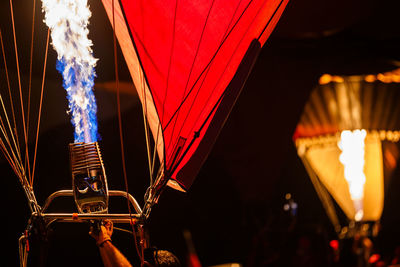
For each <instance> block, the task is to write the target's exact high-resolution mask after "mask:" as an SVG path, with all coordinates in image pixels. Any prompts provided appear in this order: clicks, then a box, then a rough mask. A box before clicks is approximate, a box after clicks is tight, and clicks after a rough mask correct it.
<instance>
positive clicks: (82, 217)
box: [40, 190, 142, 225]
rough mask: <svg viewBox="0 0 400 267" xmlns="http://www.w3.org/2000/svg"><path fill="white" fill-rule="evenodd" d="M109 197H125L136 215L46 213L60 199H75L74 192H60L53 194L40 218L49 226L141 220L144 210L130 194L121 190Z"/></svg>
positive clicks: (110, 192)
mask: <svg viewBox="0 0 400 267" xmlns="http://www.w3.org/2000/svg"><path fill="white" fill-rule="evenodd" d="M108 193H109V196H117V197H118V196H119V197H125V198H127V199H128V201H129V202H130V203H131V204H132V206H133V208H134V209H135V212H136V213H133V214H108V213H46V210H47V209H48V207H49V206H50V204H51V203H52V201H53V200H54V199H56V198H58V197H65V196H67V197H73V194H74V193H73V190H59V191H56V192H54V193H53V194H51V195H50V196H49V197H48V198H47V199H46V201H45V203H44V205H43V208H42V210H41V213H40V216H41V217H42V218H43V219H44V221H45V222H46V224H47V225H49V224H51V223H52V222H54V221H63V222H84V221H88V220H102V219H108V220H111V221H112V222H114V223H132V222H135V221H137V220H139V218H140V215H141V213H142V210H141V208H140V206H139V204H138V203H137V201H136V199H135V198H134V197H133V196H132V195H131V194H129V193H127V192H124V191H119V190H109V191H108Z"/></svg>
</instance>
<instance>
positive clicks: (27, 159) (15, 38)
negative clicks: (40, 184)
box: [10, 0, 30, 176]
mask: <svg viewBox="0 0 400 267" xmlns="http://www.w3.org/2000/svg"><path fill="white" fill-rule="evenodd" d="M10 11H11V21H12V29H13V37H14V50H15V60H16V64H17V75H18V87H19V98H20V104H21V115H22V125H23V131H24V139H25V160H26V161H27V163H26V164H27V169H28V172H27V173H28V176H30V164H29V153H28V136H27V133H26V123H25V111H24V103H23V99H22V86H21V75H20V70H19V59H18V48H17V36H16V33H15V22H14V11H13V2H12V0H10Z"/></svg>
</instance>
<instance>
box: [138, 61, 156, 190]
mask: <svg viewBox="0 0 400 267" xmlns="http://www.w3.org/2000/svg"><path fill="white" fill-rule="evenodd" d="M138 68H139V71H138V73H139V75H140V80H141V81H142V88H143V90H142V91H143V95H142V99H143V101H144V108H142V113H143V123H144V133H145V137H146V151H147V161H148V164H149V175H150V186H151V185H152V184H153V166H154V165H153V164H152V161H151V151H150V138H149V136H150V134H149V126H148V124H147V120H146V118H147V98H146V93H145V82H144V76H143V73H142V72H141V71H140V67H138ZM154 150H156V146H155V147H154Z"/></svg>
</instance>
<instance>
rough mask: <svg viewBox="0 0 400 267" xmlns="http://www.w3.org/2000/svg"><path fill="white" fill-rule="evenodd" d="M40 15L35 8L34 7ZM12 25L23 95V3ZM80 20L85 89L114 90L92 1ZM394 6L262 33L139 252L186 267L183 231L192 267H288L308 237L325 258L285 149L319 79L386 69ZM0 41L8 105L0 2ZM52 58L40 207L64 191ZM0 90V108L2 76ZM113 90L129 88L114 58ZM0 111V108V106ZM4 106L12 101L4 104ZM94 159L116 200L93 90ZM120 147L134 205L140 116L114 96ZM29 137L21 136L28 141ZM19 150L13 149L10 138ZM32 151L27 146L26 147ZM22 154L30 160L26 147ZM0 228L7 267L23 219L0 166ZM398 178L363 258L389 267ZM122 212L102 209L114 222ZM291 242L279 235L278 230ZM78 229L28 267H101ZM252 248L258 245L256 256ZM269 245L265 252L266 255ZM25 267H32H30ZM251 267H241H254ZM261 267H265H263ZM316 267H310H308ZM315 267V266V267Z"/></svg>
mask: <svg viewBox="0 0 400 267" xmlns="http://www.w3.org/2000/svg"><path fill="white" fill-rule="evenodd" d="M38 2H39V1H38ZM13 3H14V12H15V22H16V32H17V41H18V52H19V59H20V62H21V63H20V64H21V66H20V67H21V73H22V74H21V77H22V78H21V80H22V86H23V88H24V89H23V90H24V94H25V95H26V91H27V87H28V80H29V79H28V78H29V55H30V52H29V51H30V34H31V33H30V32H31V25H32V24H31V19H32V3H31V1H22V0H14V1H13ZM89 3H90V6H91V10H92V13H93V15H92V18H91V20H90V21H91V25H90V38H91V39H92V40H93V43H94V46H93V50H94V55H95V57H97V58H99V59H100V60H99V62H98V66H97V67H96V71H97V78H96V83H101V82H108V81H113V80H114V77H115V76H114V65H113V52H112V51H113V39H112V31H111V27H110V23H109V22H108V19H107V18H106V14H105V11H104V9H103V7H102V5H101V3H100V1H95V0H92V1H89ZM399 10H400V9H399V4H398V1H396V0H387V1H378V0H376V1H372V0H353V1H346V0H340V1H339V0H336V1H311V0H294V1H291V2H290V3H289V4H288V6H287V9H286V11H285V12H284V14H283V16H282V18H281V20H280V22H279V23H278V25H277V28H276V30H275V32H274V33H273V34H272V36H271V38H270V39H269V40H268V41H267V43H266V45H265V47H264V48H263V50H262V53H261V54H260V57H259V59H258V61H257V63H256V65H255V67H254V70H253V72H252V73H251V75H250V77H249V79H248V81H247V83H246V85H245V88H244V90H243V92H242V94H241V96H240V97H239V100H238V102H237V104H236V106H235V107H234V109H233V111H232V113H231V115H230V117H229V119H228V120H227V123H226V125H225V127H224V128H223V130H222V132H221V134H220V136H219V138H218V140H217V142H216V144H215V146H214V148H213V150H212V153H211V154H210V156H209V158H208V159H207V161H206V162H205V164H204V166H203V168H202V169H201V171H200V173H199V175H198V177H197V179H196V181H195V182H194V184H193V186H192V187H191V188H190V190H189V191H188V193H187V194H183V193H180V192H175V191H172V190H167V191H165V193H164V194H163V196H162V197H161V200H160V203H159V204H158V205H157V206H156V207H155V208H154V210H153V213H152V215H151V220H150V223H149V227H150V228H149V230H150V234H151V241H152V244H153V245H155V246H157V247H160V248H167V249H170V250H172V251H174V252H175V253H176V254H177V255H178V256H179V257H180V259H181V260H182V262H185V261H186V259H185V257H186V254H187V246H186V244H185V241H184V238H183V234H182V231H183V230H184V229H188V230H189V231H190V232H191V233H192V236H193V242H194V245H195V248H196V250H197V253H198V256H199V259H200V261H201V262H202V264H203V265H204V266H210V265H215V264H221V263H227V262H240V263H242V264H244V265H248V266H251V259H254V258H252V256H253V255H254V253H258V254H260V255H263V256H264V257H267V256H268V257H269V256H271V257H274V255H277V257H281V258H285V259H286V260H287V261H286V262H285V263H282V264H281V265H284V264H285V265H287V266H291V263H290V259H291V258H292V256H293V255H294V252H295V248H296V242H297V240H298V237H300V236H302V235H305V234H306V235H309V236H310V237H312V242H313V247H314V248H315V251H317V253H318V254H320V255H325V251H326V250H327V249H328V247H327V244H328V241H329V240H331V239H335V238H337V237H336V236H335V234H334V232H333V229H332V226H331V224H330V222H329V220H328V219H327V217H326V215H325V212H324V210H323V207H322V205H321V204H320V201H319V199H318V197H317V196H316V194H315V192H314V189H313V187H312V185H311V183H310V181H309V179H308V177H307V174H306V172H305V170H304V167H303V166H302V164H301V162H300V160H299V159H298V157H297V154H296V149H295V147H294V144H293V142H292V135H293V132H294V129H295V127H296V124H297V121H298V119H299V117H300V114H301V112H302V108H303V106H304V104H305V102H306V101H307V98H308V95H309V93H310V92H311V90H312V89H313V87H314V86H315V85H316V84H317V81H318V78H319V76H320V75H322V74H324V73H330V74H362V73H378V72H383V71H386V70H390V69H393V68H395V65H396V60H397V64H399V61H398V60H399V59H400V58H399V57H400V53H399V48H400V27H399V26H400V23H399V15H398V12H399ZM0 12H1V15H0V23H1V24H0V27H1V31H2V35H3V39H4V43H5V51H6V52H5V54H6V58H7V63H8V69H9V72H10V77H11V86H12V88H14V89H13V90H14V91H15V92H17V90H16V88H18V87H17V86H18V84H17V76H16V68H15V54H14V49H13V38H12V28H11V26H12V24H11V17H10V5H9V2H8V1H2V2H1V6H0ZM42 20H43V15H42V13H41V11H40V3H37V10H36V23H35V43H34V47H35V53H34V61H33V82H32V90H33V91H32V118H31V121H33V122H35V121H36V118H35V117H36V116H37V114H38V113H37V110H38V99H39V98H38V95H39V92H40V84H41V77H42V71H43V59H44V48H45V40H46V27H45V25H44V24H43V23H42ZM55 62H56V53H55V52H54V50H53V49H52V48H51V47H50V48H49V58H48V66H47V70H46V88H45V90H46V91H45V95H44V106H43V115H42V126H41V131H40V132H41V134H40V139H39V149H38V156H37V162H38V163H37V170H36V176H35V177H36V178H35V183H34V187H35V193H36V197H37V199H38V202H39V203H40V204H42V203H43V202H44V201H45V199H46V198H47V196H49V195H50V194H51V193H52V192H54V191H57V190H60V189H68V188H70V187H71V181H70V174H69V160H68V157H69V155H68V144H69V143H71V142H73V135H72V133H73V129H72V126H71V125H70V123H69V116H68V115H67V114H66V112H65V110H66V107H67V102H66V99H65V95H64V91H63V89H62V86H61V76H60V75H59V74H58V73H57V71H56V69H55ZM0 66H1V68H2V69H3V71H1V72H0V75H1V77H0V78H1V79H0V90H1V92H2V95H6V88H7V87H6V86H7V85H6V80H5V72H4V65H3V63H1V65H0ZM118 67H119V71H120V79H121V80H122V81H130V77H129V73H128V71H127V68H126V66H125V63H124V62H123V58H122V55H121V53H120V52H119V66H118ZM4 97H5V96H4ZM14 97H17V95H15V96H14ZM96 97H97V101H98V106H99V111H98V117H99V132H100V135H101V137H102V141H101V147H102V153H103V158H104V161H105V166H106V170H107V175H108V180H109V188H111V189H122V190H123V189H124V188H125V187H124V181H123V175H122V166H121V157H120V155H121V153H120V147H119V137H118V136H119V133H118V122H117V119H116V96H115V94H114V93H113V92H111V91H108V90H104V88H101V87H98V88H96ZM122 115H123V126H124V130H123V131H124V132H123V133H124V143H125V148H126V151H125V152H126V155H127V159H126V160H127V173H128V179H129V192H130V193H131V194H132V195H134V197H135V198H136V199H137V200H138V201H139V202H140V203H142V202H143V194H144V192H145V189H146V187H147V184H148V170H147V167H146V166H147V159H146V150H145V136H144V131H143V119H142V117H141V116H142V111H141V107H140V104H139V102H138V99H137V98H136V97H135V95H129V94H124V95H123V96H122ZM34 130H35V127H34V125H33V123H32V125H31V133H30V136H31V140H33V136H34ZM21 138H22V137H21ZM31 146H32V142H31ZM30 151H33V148H32V147H31V149H30ZM0 168H1V179H2V190H3V192H2V194H1V203H2V207H3V208H2V211H3V212H2V220H3V221H4V222H6V223H5V225H4V226H3V227H2V228H3V231H4V232H5V235H6V237H5V238H3V239H2V241H3V243H5V244H6V247H5V249H3V251H2V256H3V261H4V260H5V262H6V265H5V266H17V265H18V238H19V236H20V234H21V233H22V232H23V231H24V229H25V227H26V225H27V222H28V219H29V216H30V212H29V209H28V206H27V202H26V199H25V196H24V193H23V191H22V188H21V186H20V184H19V182H18V180H17V179H16V176H15V175H14V174H13V173H12V170H11V168H10V167H9V166H8V164H7V163H6V162H5V161H4V160H2V161H1V166H0ZM398 176H399V173H398V171H396V172H395V173H394V179H392V184H391V185H390V186H389V191H388V192H387V194H386V196H385V209H384V212H383V215H382V219H381V223H382V230H381V232H380V235H379V237H378V238H377V239H376V240H374V241H375V248H376V251H377V252H379V253H381V254H382V255H383V256H385V257H387V258H390V257H391V255H392V253H393V249H394V247H395V246H396V245H398V244H400V242H399V237H400V231H399V230H398V224H399V223H400V216H399V212H398V208H397V204H398V203H399V201H400V199H399V195H398V188H399V182H400V181H399V179H400V178H399V177H398ZM286 193H291V194H292V196H293V198H294V200H295V201H296V202H297V204H298V213H297V217H296V219H295V221H292V220H291V218H290V217H288V215H287V214H285V213H284V212H283V211H282V206H283V203H284V196H285V194H286ZM123 207H125V201H124V200H120V199H116V200H113V199H112V200H111V202H110V211H111V212H118V211H120V210H123ZM52 209H53V211H59V212H62V211H68V212H69V211H74V209H75V207H74V203H73V201H72V200H71V199H61V200H60V201H59V202H57V203H55V205H54V207H53V208H52ZM290 222H293V223H294V228H293V230H292V231H291V232H288V223H290ZM88 229H89V226H88V225H87V224H67V223H59V224H55V225H54V227H52V231H51V233H49V236H48V241H47V245H46V246H45V245H41V246H39V245H37V246H34V244H35V243H34V244H33V246H32V252H31V255H32V257H31V260H32V262H34V261H36V260H37V258H36V257H37V256H38V255H39V247H42V248H47V266H71V265H75V266H87V265H90V266H101V262H100V257H99V254H98V252H97V248H96V246H95V244H94V241H93V240H92V239H91V238H90V237H89V236H88V234H87V233H88ZM113 239H114V243H115V244H116V245H117V246H118V247H119V248H121V250H122V251H123V252H124V254H126V255H127V256H128V257H129V259H130V260H132V261H135V259H136V257H135V249H134V243H133V238H132V236H131V235H129V234H125V233H122V232H119V231H116V233H115V234H114V237H113ZM259 240H263V242H260V241H259ZM266 240H267V241H268V242H267V241H266ZM31 265H32V266H35V265H36V263H32V264H31ZM260 265H261V264H260V263H256V264H255V265H253V266H260ZM271 266H272V265H271ZM315 266H318V265H315ZM319 266H322V265H319Z"/></svg>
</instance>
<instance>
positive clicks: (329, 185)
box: [294, 70, 400, 237]
mask: <svg viewBox="0 0 400 267" xmlns="http://www.w3.org/2000/svg"><path fill="white" fill-rule="evenodd" d="M398 103H400V70H394V71H391V72H387V73H382V74H378V75H354V76H331V75H327V74H326V75H323V76H322V77H321V78H320V80H319V85H318V86H316V88H315V89H314V90H313V92H312V93H311V95H310V98H309V100H308V102H307V103H306V105H305V107H304V111H303V114H302V115H301V118H300V121H299V123H298V125H297V128H296V131H295V134H294V141H295V144H296V147H297V151H298V155H299V156H300V158H301V160H302V162H303V163H304V166H305V168H306V170H307V172H308V174H309V176H310V179H311V181H312V183H313V185H314V187H315V189H316V191H317V194H318V196H319V198H320V199H321V201H322V204H323V205H324V208H325V209H326V212H327V214H328V217H329V218H330V220H331V221H332V223H333V225H334V227H335V230H336V231H337V232H338V233H339V234H340V236H341V237H345V236H349V235H350V236H351V235H353V234H354V233H356V232H359V231H360V230H362V231H366V232H369V233H372V232H371V231H372V230H373V227H371V225H374V224H375V222H378V221H379V220H380V217H381V215H382V211H383V206H384V195H385V191H386V190H385V189H386V188H387V186H388V182H389V179H390V176H391V173H392V172H393V170H394V169H395V167H396V165H397V159H398V155H399V148H398V146H397V144H396V143H397V142H398V141H399V139H400V106H399V105H398ZM332 200H334V201H335V202H336V203H337V205H338V206H339V207H340V208H341V210H342V211H343V213H344V214H345V216H346V217H347V222H346V223H343V222H341V221H340V219H339V217H340V216H338V212H337V210H336V209H335V205H334V202H333V201H332ZM360 227H361V229H360Z"/></svg>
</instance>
